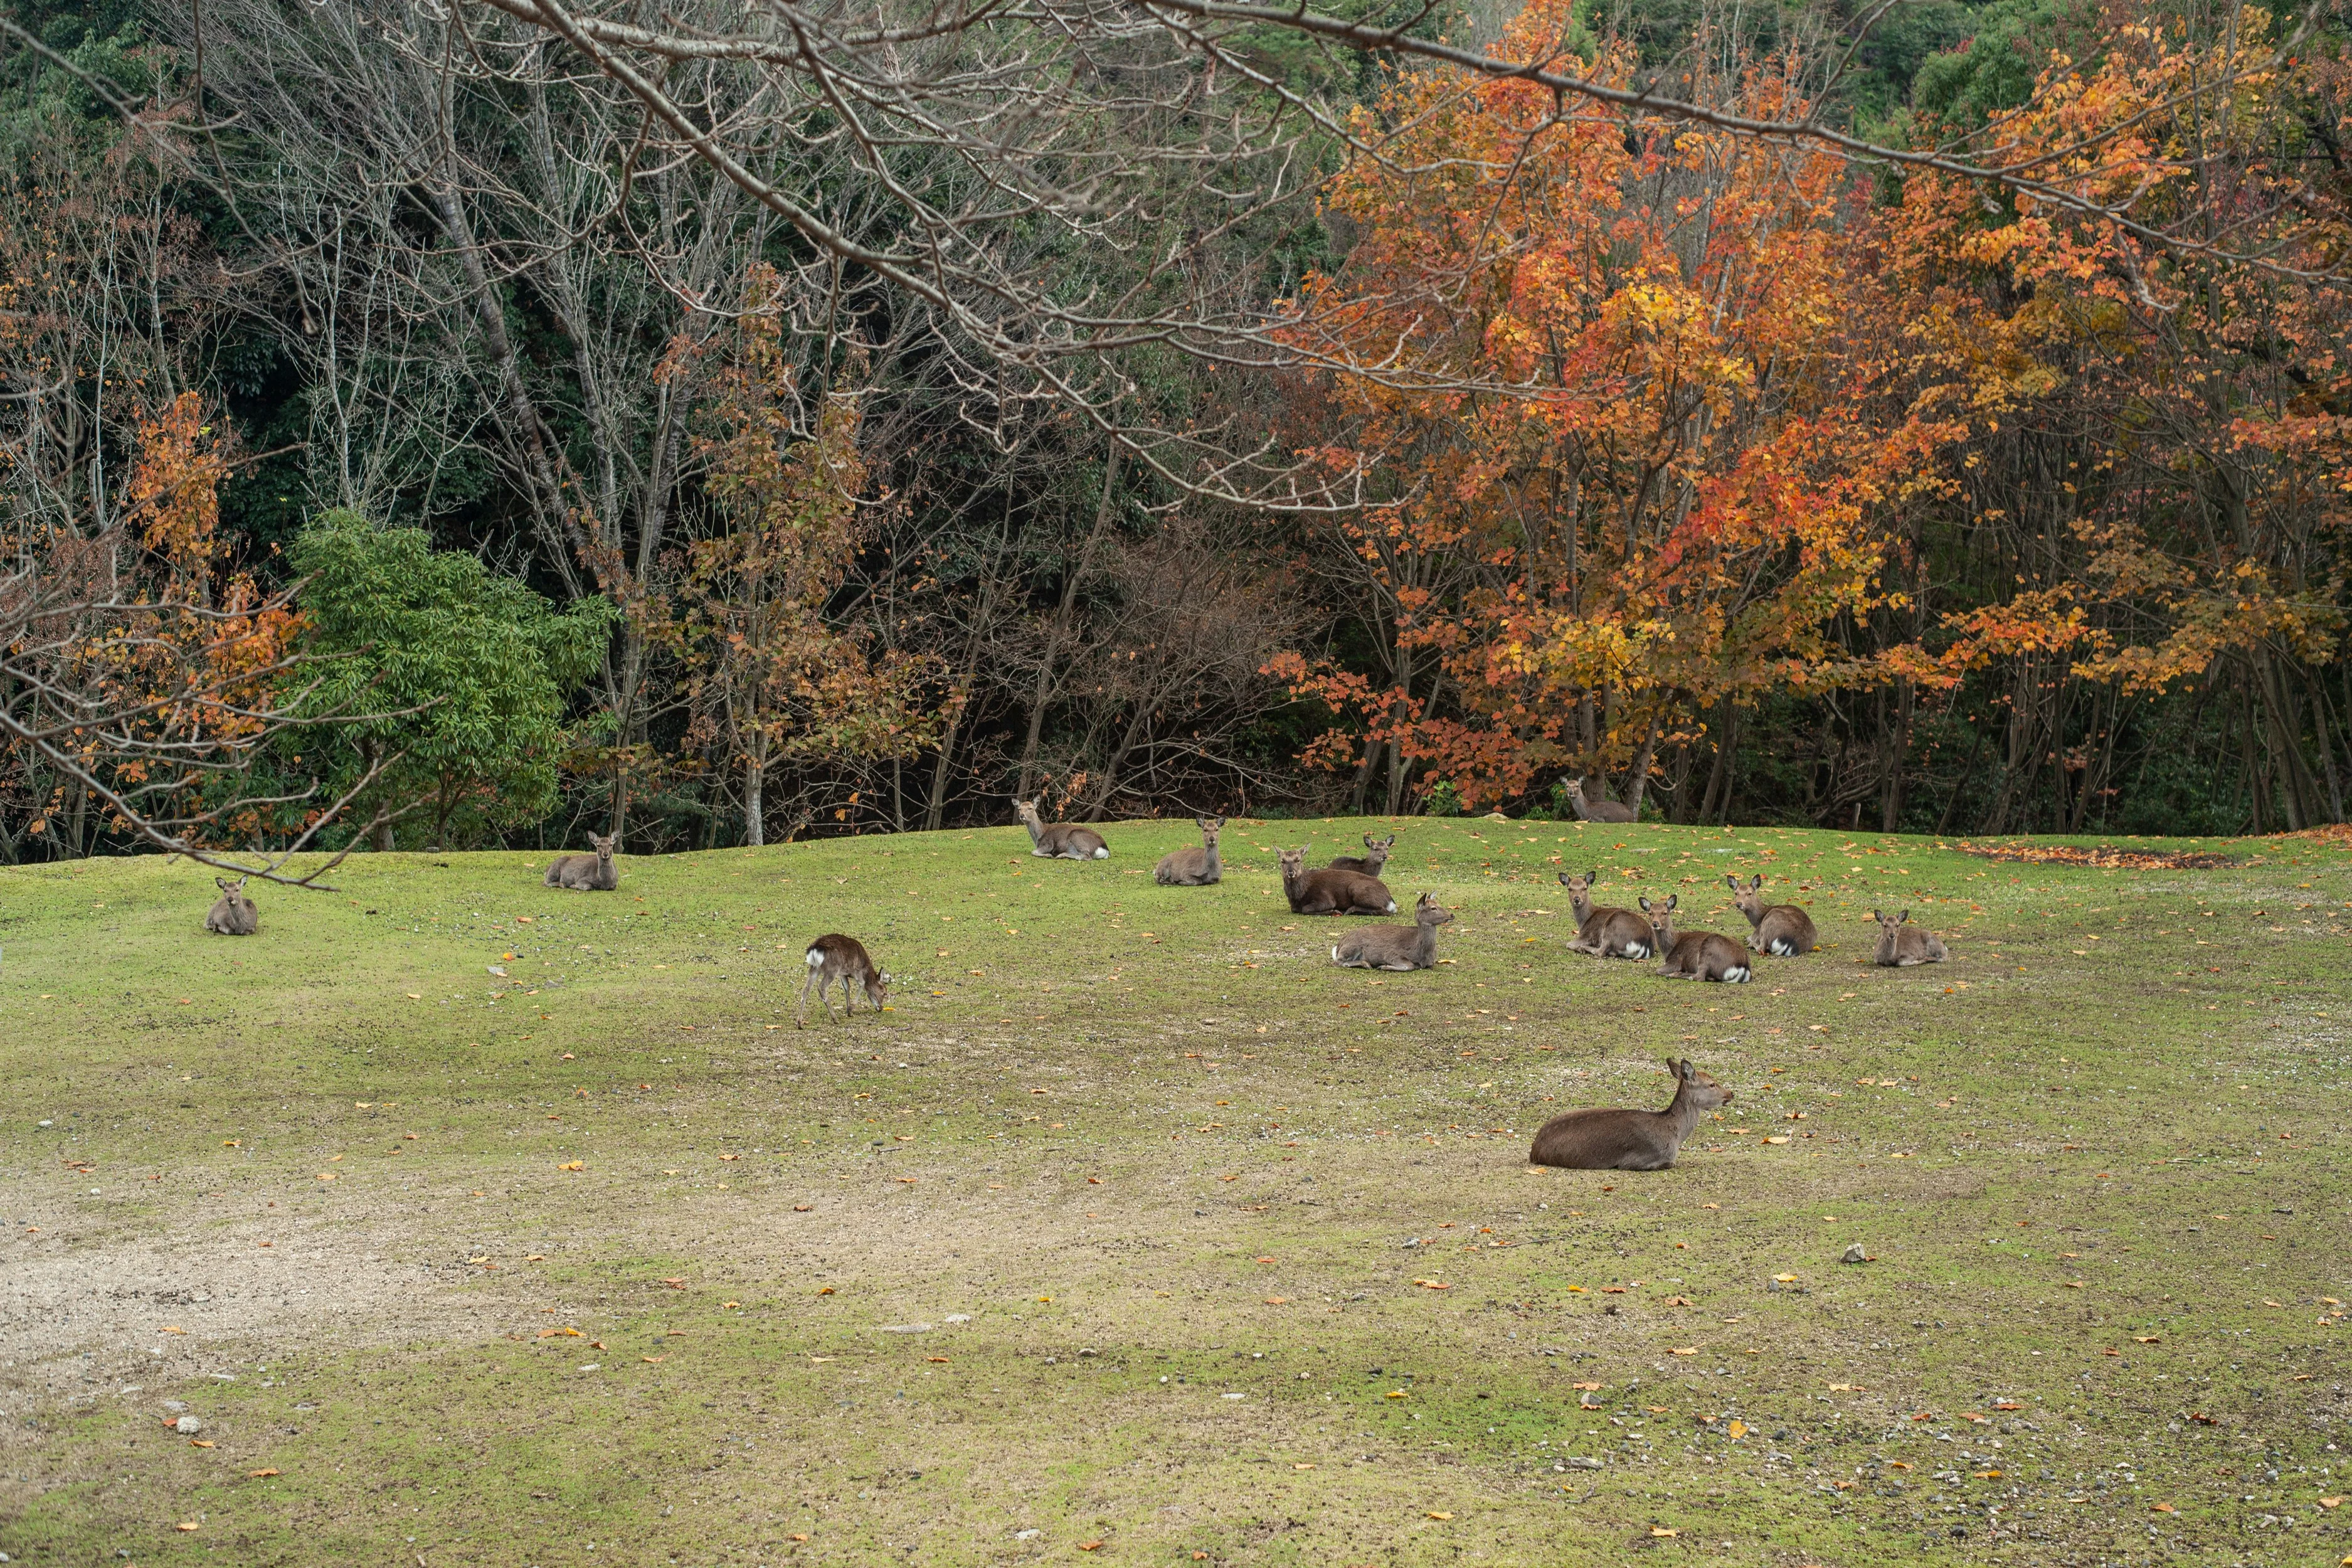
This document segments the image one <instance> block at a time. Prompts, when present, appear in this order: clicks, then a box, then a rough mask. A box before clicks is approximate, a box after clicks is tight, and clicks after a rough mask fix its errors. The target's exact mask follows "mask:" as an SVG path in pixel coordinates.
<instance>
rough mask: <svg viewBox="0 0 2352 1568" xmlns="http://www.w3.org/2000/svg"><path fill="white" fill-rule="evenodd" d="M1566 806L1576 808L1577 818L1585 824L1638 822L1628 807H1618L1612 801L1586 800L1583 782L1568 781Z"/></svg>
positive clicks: (1579, 780)
mask: <svg viewBox="0 0 2352 1568" xmlns="http://www.w3.org/2000/svg"><path fill="white" fill-rule="evenodd" d="M1568 804H1569V805H1572V806H1574V807H1575V808H1576V815H1577V816H1578V817H1579V818H1580V819H1581V820H1583V821H1585V822H1633V821H1636V820H1638V818H1636V817H1635V816H1634V815H1633V807H1632V806H1630V805H1619V804H1618V803H1617V802H1615V801H1613V800H1587V799H1585V798H1584V781H1583V780H1582V779H1570V780H1569V781H1568Z"/></svg>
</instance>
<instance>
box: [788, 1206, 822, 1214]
mask: <svg viewBox="0 0 2352 1568" xmlns="http://www.w3.org/2000/svg"><path fill="white" fill-rule="evenodd" d="M814 1207H816V1205H814V1204H794V1205H793V1213H794V1214H806V1213H808V1212H809V1210H811V1209H813V1208H814Z"/></svg>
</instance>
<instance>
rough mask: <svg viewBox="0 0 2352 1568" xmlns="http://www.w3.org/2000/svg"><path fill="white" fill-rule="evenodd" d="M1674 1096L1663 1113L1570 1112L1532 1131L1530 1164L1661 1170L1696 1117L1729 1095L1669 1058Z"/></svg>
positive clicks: (1566, 1168)
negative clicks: (1533, 1134) (1533, 1136)
mask: <svg viewBox="0 0 2352 1568" xmlns="http://www.w3.org/2000/svg"><path fill="white" fill-rule="evenodd" d="M1666 1071H1667V1073H1668V1074H1669V1075H1671V1076H1672V1077H1673V1079H1674V1080H1675V1098H1674V1100H1673V1102H1672V1103H1671V1104H1669V1105H1668V1106H1667V1107H1666V1108H1665V1109H1664V1110H1571V1111H1569V1112H1567V1113H1565V1114H1564V1115H1559V1116H1555V1117H1553V1118H1552V1119H1551V1120H1550V1121H1547V1122H1545V1123H1544V1124H1543V1125H1542V1126H1541V1127H1540V1128H1538V1129H1537V1130H1536V1141H1535V1143H1534V1144H1533V1146H1531V1147H1530V1148H1529V1149H1528V1164H1530V1165H1557V1166H1559V1168H1560V1169H1562V1170H1564V1171H1664V1170H1666V1169H1669V1168H1670V1167H1672V1166H1673V1164H1674V1163H1675V1155H1676V1154H1677V1153H1679V1152H1681V1151H1682V1146H1683V1141H1684V1140H1685V1139H1686V1138H1688V1137H1689V1136H1690V1135H1691V1129H1693V1128H1695V1127H1696V1126H1697V1125H1698V1120H1699V1118H1700V1117H1702V1116H1705V1115H1706V1114H1707V1112H1709V1111H1711V1110H1716V1109H1717V1108H1718V1107H1721V1106H1724V1105H1728V1104H1729V1103H1730V1102H1731V1100H1732V1091H1731V1090H1729V1089H1726V1088H1724V1087H1723V1086H1722V1085H1721V1084H1719V1083H1717V1082H1716V1081H1715V1079H1711V1078H1709V1077H1708V1076H1707V1075H1706V1074H1705V1073H1703V1072H1701V1071H1699V1070H1698V1069H1697V1068H1695V1067H1693V1066H1691V1064H1690V1058H1688V1057H1685V1058H1683V1059H1682V1060H1681V1061H1675V1060H1674V1059H1672V1058H1668V1059H1667V1062H1666Z"/></svg>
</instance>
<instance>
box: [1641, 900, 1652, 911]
mask: <svg viewBox="0 0 2352 1568" xmlns="http://www.w3.org/2000/svg"><path fill="white" fill-rule="evenodd" d="M1641 903H1642V912H1643V914H1645V915H1646V914H1648V913H1649V912H1650V900H1647V899H1643V900H1641Z"/></svg>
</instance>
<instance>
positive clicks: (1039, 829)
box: [1013, 798, 1110, 860]
mask: <svg viewBox="0 0 2352 1568" xmlns="http://www.w3.org/2000/svg"><path fill="white" fill-rule="evenodd" d="M1013 810H1015V811H1017V812H1019V813H1020V814H1021V826H1024V827H1025V828H1027V829H1028V830H1029V842H1030V844H1031V845H1032V846H1033V847H1032V848H1031V849H1030V851H1029V853H1030V854H1032V855H1034V856H1036V857H1037V858H1039V859H1041V860H1108V859H1109V858H1110V846H1109V845H1108V844H1106V843H1104V842H1103V836H1102V835H1101V834H1099V833H1097V832H1096V831H1095V830H1094V829H1093V828H1091V827H1080V826H1077V825H1076V823H1069V822H1057V823H1055V824H1054V825H1053V826H1050V827H1049V826H1046V824H1045V818H1044V817H1041V816H1038V815H1037V803H1036V802H1035V801H1034V800H1021V799H1018V798H1016V799H1014V801H1013Z"/></svg>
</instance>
